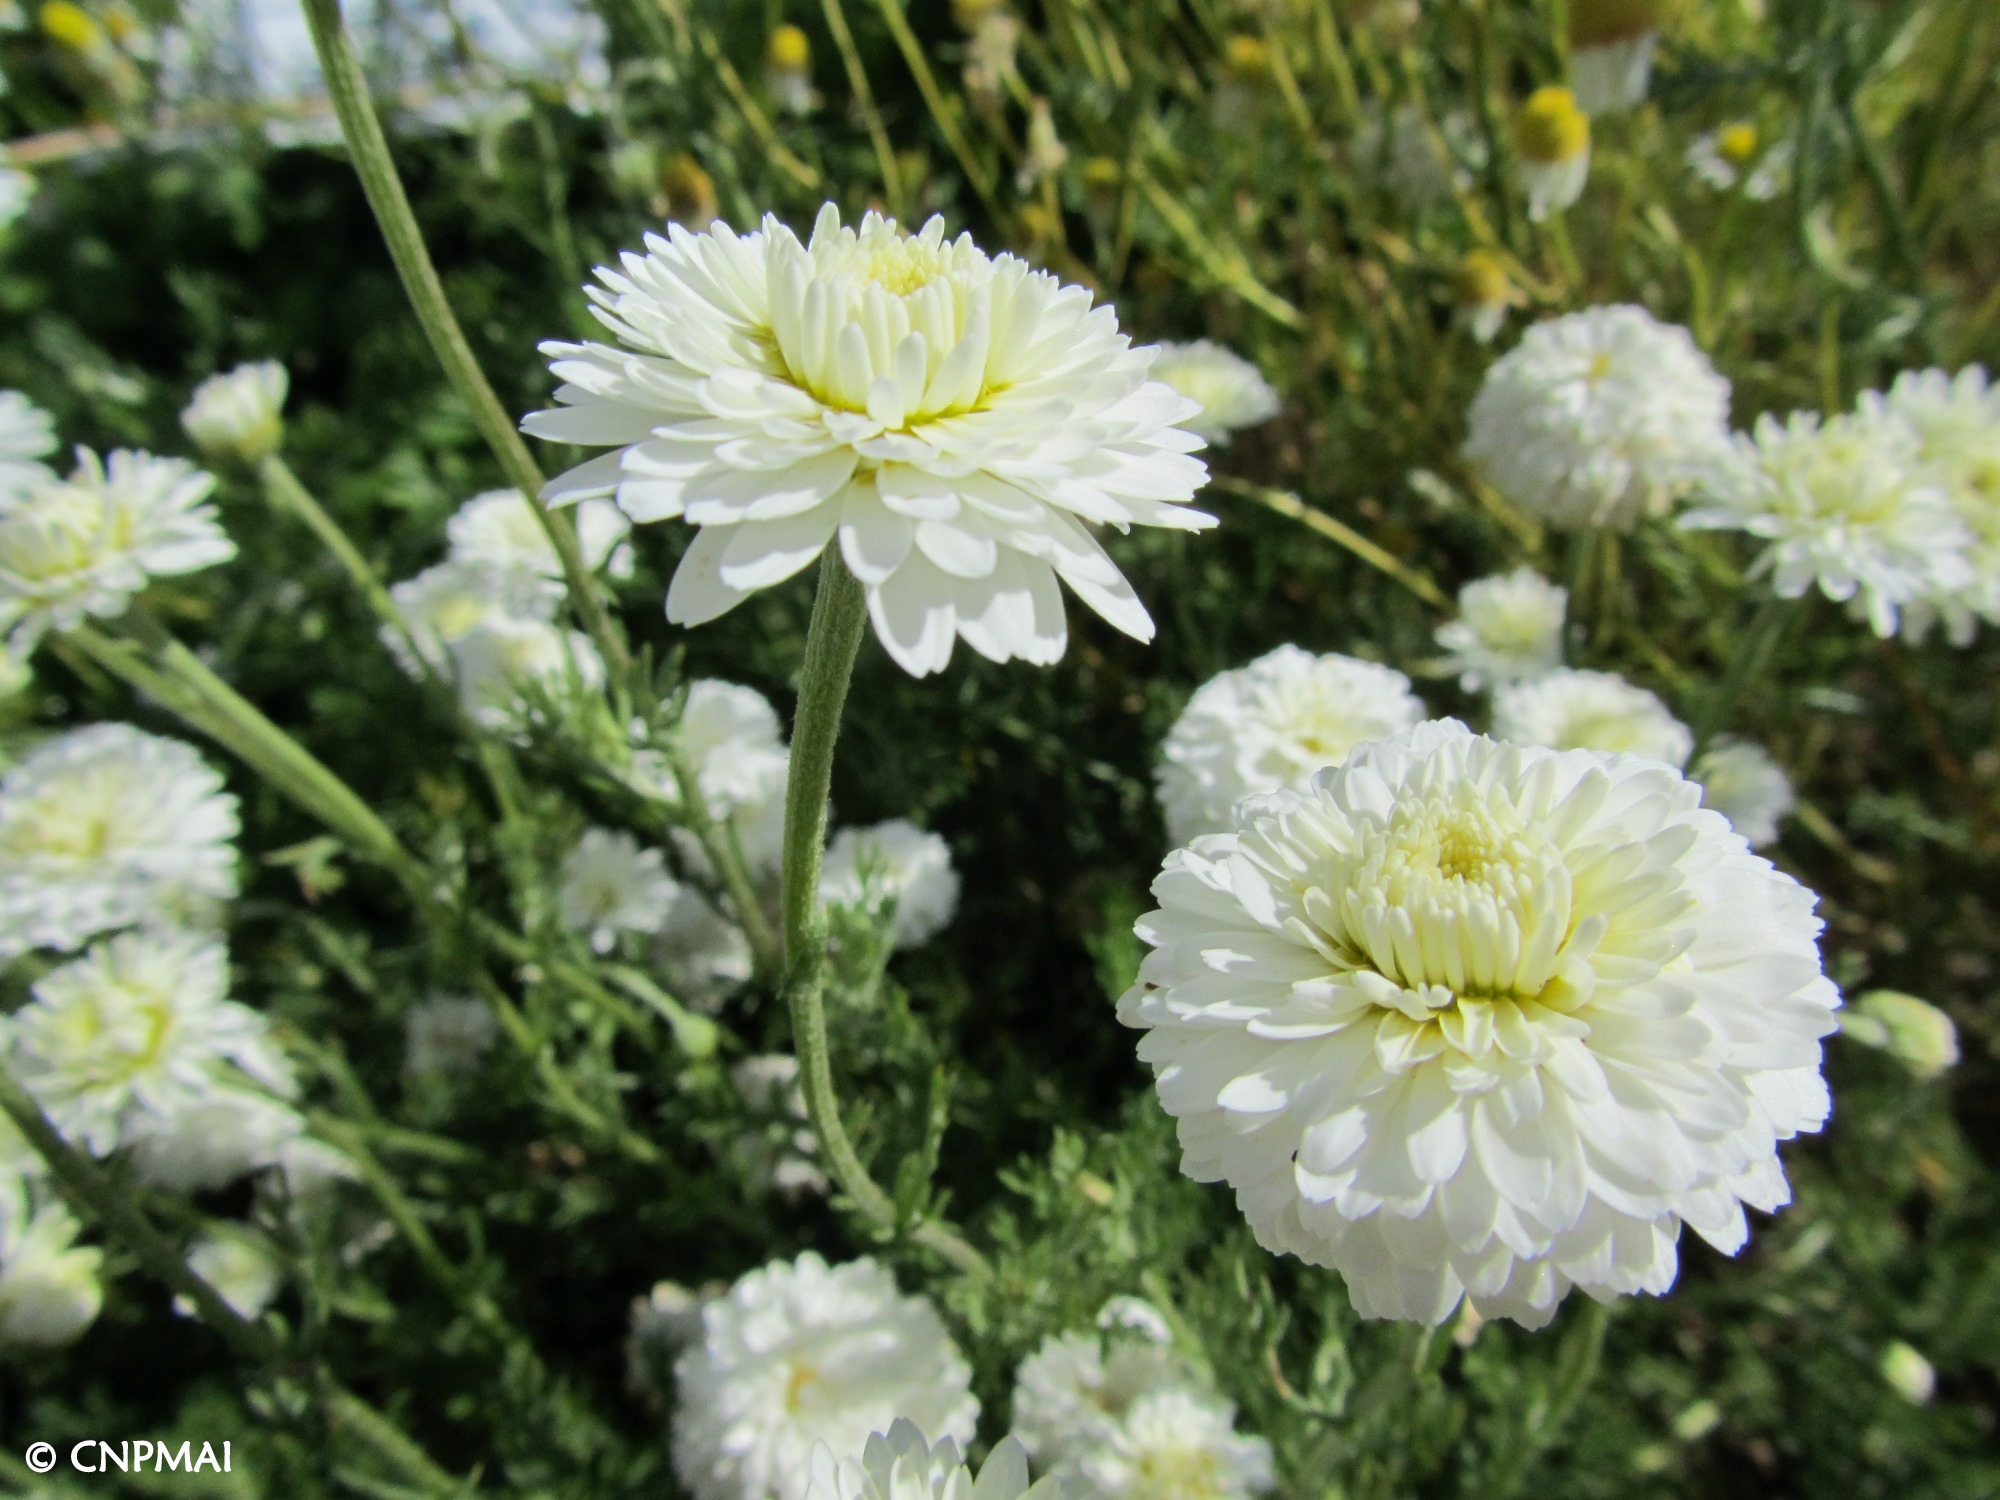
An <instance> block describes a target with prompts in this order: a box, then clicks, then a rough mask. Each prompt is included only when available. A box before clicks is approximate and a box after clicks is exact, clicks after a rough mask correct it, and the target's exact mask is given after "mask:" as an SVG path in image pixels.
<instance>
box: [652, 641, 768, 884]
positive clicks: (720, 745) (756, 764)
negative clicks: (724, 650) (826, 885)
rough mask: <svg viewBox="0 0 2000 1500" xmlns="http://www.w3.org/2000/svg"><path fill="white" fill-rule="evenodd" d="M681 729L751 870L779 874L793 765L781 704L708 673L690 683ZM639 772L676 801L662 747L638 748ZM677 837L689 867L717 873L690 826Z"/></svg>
mask: <svg viewBox="0 0 2000 1500" xmlns="http://www.w3.org/2000/svg"><path fill="white" fill-rule="evenodd" d="M674 734H675V736H676V738H677V742H678V744H679V747H680V750H681V753H682V754H683V755H685V756H686V757H687V761H688V765H689V767H690V768H691V769H692V770H693V772H694V780H695V785H696V786H697V787H698V788H699V789H700V791H701V794H702V797H703V798H704V799H705V800H706V802H707V804H708V814H709V816H710V817H711V818H714V819H715V820H716V821H717V822H718V823H722V824H726V825H727V826H728V827H729V829H730V830H731V831H732V832H733V833H734V835H735V837H736V841H737V844H738V846H739V847H740V848H741V849H742V851H743V859H744V863H745V864H746V865H747V866H748V867H749V870H750V874H751V876H752V878H758V879H761V878H763V877H765V876H769V875H772V874H775V873H776V872H777V869H778V863H779V860H780V858H781V857H782V855H783V853H784V837H785V777H786V774H787V772H788V770H789V768H790V766H791V754H790V752H789V751H788V750H786V748H785V741H784V735H783V732H782V731H781V730H780V729H779V727H778V714H777V710H776V709H774V708H772V707H771V704H770V702H769V700H768V699H766V698H765V697H764V695H763V694H762V693H760V692H758V691H757V690H756V689H754V688H747V687H743V686H742V685H740V684H738V683H734V682H721V681H718V680H716V679H714V678H701V679H699V680H697V681H695V682H693V683H690V684H689V686H688V694H687V703H686V705H685V707H684V708H683V709H682V712H681V719H680V723H679V725H678V726H677V727H676V728H675V730H674ZM632 773H633V780H634V783H635V785H636V786H637V787H638V789H639V790H641V791H643V792H645V793H646V794H647V795H649V796H654V797H657V798H659V799H660V800H661V801H663V802H666V803H669V804H677V803H678V802H679V801H680V786H679V784H678V782H677V780H676V778H675V777H674V774H673V771H672V769H671V767H670V766H669V765H668V763H667V760H666V757H665V756H664V755H662V754H661V753H659V752H657V751H652V750H641V751H639V752H637V753H635V754H634V755H633V757H632ZM674 843H675V847H676V848H677V849H679V851H680V854H681V857H682V859H684V860H685V861H686V862H687V866H688V868H689V869H691V870H694V871H695V872H696V873H698V874H701V875H710V876H712V875H713V871H712V870H711V869H710V868H709V863H708V857H707V855H706V854H705V853H704V852H703V850H702V848H701V846H700V845H699V844H698V843H697V842H696V841H695V839H694V837H693V836H692V835H691V834H688V833H686V832H685V830H676V833H675V839H674Z"/></svg>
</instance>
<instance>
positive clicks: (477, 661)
mask: <svg viewBox="0 0 2000 1500" xmlns="http://www.w3.org/2000/svg"><path fill="white" fill-rule="evenodd" d="M451 672H452V676H453V677H455V678H456V679H457V681H458V697H459V701H460V703H462V704H463V705H464V706H465V711H466V712H467V713H468V714H470V715H471V716H472V718H473V720H474V721H475V722H477V723H479V724H482V725H484V726H486V727H487V728H489V729H500V730H506V731H508V732H510V733H518V732H519V731H520V727H521V724H522V720H523V714H524V711H525V710H526V709H527V707H528V703H529V694H530V693H533V692H537V691H540V692H548V693H554V694H557V695H561V694H562V693H564V692H566V691H568V690H570V689H571V688H573V687H574V688H582V689H586V690H587V689H594V688H596V687H598V686H599V685H600V684H601V683H603V681H604V662H603V660H602V658H600V657H599V656H598V654H597V648H596V647H595V646H593V645H591V643H590V637H589V636H587V635H585V634H584V633H583V632H582V631H580V630H564V629H563V628H562V627H561V626H559V625H552V624H550V623H549V622H548V621H547V620H522V619H509V618H507V617H505V616H501V615H493V616H489V617H488V618H486V619H484V620H482V621H480V622H479V624H477V625H475V626H473V628H472V629H470V630H468V631H466V632H465V634H464V635H462V636H460V637H459V638H458V639H457V640H455V641H453V642H452V643H451Z"/></svg>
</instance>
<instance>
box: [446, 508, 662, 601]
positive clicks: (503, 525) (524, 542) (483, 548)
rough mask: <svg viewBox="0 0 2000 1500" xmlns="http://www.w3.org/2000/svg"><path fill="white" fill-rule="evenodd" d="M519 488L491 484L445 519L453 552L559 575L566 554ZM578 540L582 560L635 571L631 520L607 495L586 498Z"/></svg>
mask: <svg viewBox="0 0 2000 1500" xmlns="http://www.w3.org/2000/svg"><path fill="white" fill-rule="evenodd" d="M534 504H535V502H534V501H533V500H530V499H529V498H528V497H527V496H525V495H523V494H522V493H521V492H520V491H519V490H488V491H486V493H484V494H482V495H474V496H473V497H472V498H471V499H470V500H468V501H466V502H465V504H463V505H461V506H460V507H459V508H458V510H457V511H456V512H454V513H453V515H452V518H451V519H450V520H449V521H447V522H445V535H446V536H447V537H449V538H450V540H451V555H452V557H453V558H454V559H456V560H457V561H460V562H467V563H474V564H485V565H488V566H490V567H495V568H501V569H510V568H526V569H528V570H530V571H531V572H534V573H538V574H540V575H541V576H542V577H544V578H550V579H561V577H562V576H563V571H562V560H561V559H560V558H559V557H557V556H556V549H555V544H554V543H553V542H551V541H550V540H549V538H548V534H547V533H546V532H544V531H543V530H542V527H541V523H540V522H539V521H538V520H537V519H536V517H535V513H534V510H533V509H532V507H533V506H534ZM574 519H575V522H576V544H577V548H578V550H579V551H580V552H581V553H582V554H583V565H584V567H586V568H588V569H590V570H591V571H593V572H594V571H596V570H597V569H598V568H604V569H606V571H608V572H609V573H610V574H611V576H612V577H613V578H629V577H631V576H632V549H631V547H630V546H629V545H627V544H626V541H625V538H626V537H627V536H628V535H629V534H630V533H631V530H632V523H631V522H630V521H628V520H626V519H625V513H624V512H623V511H621V510H620V509H619V508H618V507H617V506H615V505H613V504H612V503H611V502H610V501H609V500H586V501H584V502H583V503H581V504H580V505H578V506H577V508H576V512H575V517H574Z"/></svg>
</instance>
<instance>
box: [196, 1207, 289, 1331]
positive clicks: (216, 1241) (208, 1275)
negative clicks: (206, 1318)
mask: <svg viewBox="0 0 2000 1500" xmlns="http://www.w3.org/2000/svg"><path fill="white" fill-rule="evenodd" d="M187 1265H188V1269H189V1270H190V1271H192V1272H194V1274H195V1275H197V1276H199V1277H200V1278H201V1279H202V1280H203V1281H205V1282H207V1283H208V1284H209V1285H210V1286H212V1287H214V1288H215V1290H216V1292H217V1293H218V1294H219V1295H220V1296H221V1298H222V1300H223V1301H224V1302H227V1303H228V1304H229V1306H230V1307H231V1308H232V1309H233V1310H234V1311H235V1313H236V1315H237V1316H238V1317H242V1318H250V1319H253V1320H254V1319H255V1318H257V1317H259V1316H261V1315H262V1314H263V1311H264V1309H265V1308H267V1307H269V1306H270V1305H271V1299H272V1298H274V1297H276V1296H277V1295H278V1288H279V1287H280V1286H282V1285H283V1284H284V1272H283V1271H282V1270H281V1268H280V1267H279V1265H278V1258H277V1255H276V1254H275V1252H274V1251H273V1250H272V1248H271V1246H270V1244H269V1242H267V1241H266V1240H265V1239H264V1237H263V1236H262V1235H259V1234H257V1233H255V1232H254V1231H252V1230H248V1229H239V1228H230V1229H228V1230H223V1231H219V1232H217V1233H214V1234H205V1235H203V1236H202V1237H201V1238H200V1239H198V1240H196V1241H195V1242H194V1244H193V1246H192V1247H191V1248H190V1249H189V1250H188V1257H187ZM174 1311H175V1312H177V1313H179V1314H180V1315H181V1316H182V1317H184V1318H192V1317H195V1316H197V1314H196V1311H195V1305H194V1301H193V1299H192V1298H189V1297H185V1296H181V1297H176V1298H174Z"/></svg>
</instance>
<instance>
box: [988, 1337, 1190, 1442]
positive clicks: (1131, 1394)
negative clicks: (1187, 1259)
mask: <svg viewBox="0 0 2000 1500" xmlns="http://www.w3.org/2000/svg"><path fill="white" fill-rule="evenodd" d="M1155 1315H1156V1316H1157V1314H1155ZM1100 1321H1102V1320H1101V1319H1100ZM1156 1332H1157V1331H1156V1330H1151V1329H1138V1330H1134V1329H1129V1328H1111V1329H1107V1330H1106V1331H1105V1332H1103V1333H1096V1332H1092V1333H1059V1334H1053V1335H1051V1336H1050V1337H1048V1338H1046V1339H1044V1340H1042V1342H1041V1345H1040V1347H1038V1348H1037V1349H1036V1350H1035V1352H1034V1353H1032V1354H1030V1355H1029V1356H1028V1357H1027V1358H1026V1359H1024V1360H1022V1361H1021V1366H1020V1368H1019V1369H1018V1370H1016V1371H1015V1372H1014V1433H1015V1436H1017V1437H1019V1438H1020V1440H1021V1442H1022V1443H1023V1444H1024V1445H1025V1446H1026V1447H1027V1450H1028V1457H1030V1458H1031V1459H1033V1460H1034V1461H1035V1463H1036V1465H1037V1466H1038V1467H1040V1468H1043V1469H1052V1470H1057V1471H1061V1472H1067V1473H1075V1472H1076V1471H1077V1468H1078V1465H1079V1464H1080V1463H1081V1461H1082V1459H1083V1458H1084V1456H1085V1455H1086V1454H1090V1453H1093V1452H1095V1451H1097V1450H1098V1449H1100V1448H1102V1447H1104V1446H1105V1444H1106V1443H1108V1442H1109V1441H1110V1440H1111V1434H1112V1431H1113V1429H1114V1428H1116V1427H1117V1425H1118V1424H1119V1423H1120V1422H1122V1421H1124V1420H1125V1415H1126V1413H1127V1412H1129V1411H1130V1410H1131V1409H1132V1407H1133V1405H1134V1403H1136V1402H1137V1401H1138V1400H1139V1398H1140V1397H1142V1396H1145V1395H1147V1394H1149V1393H1150V1392H1153V1391H1158V1390H1164V1389H1167V1388H1168V1387H1171V1386H1180V1385H1186V1384H1188V1383H1189V1382H1190V1381H1191V1380H1192V1378H1193V1372H1192V1371H1191V1370H1190V1369H1189V1368H1188V1364H1187V1361H1186V1360H1184V1359H1182V1358H1181V1356H1180V1355H1179V1354H1177V1353H1176V1352H1175V1351H1174V1349H1173V1347H1172V1345H1171V1344H1170V1343H1169V1342H1168V1339H1167V1338H1166V1337H1164V1336H1156Z"/></svg>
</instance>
